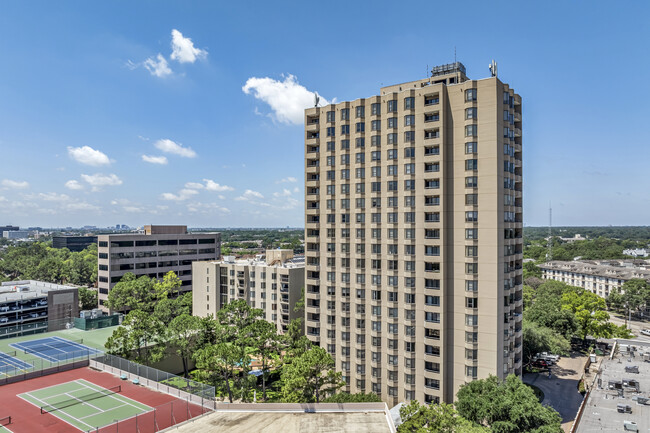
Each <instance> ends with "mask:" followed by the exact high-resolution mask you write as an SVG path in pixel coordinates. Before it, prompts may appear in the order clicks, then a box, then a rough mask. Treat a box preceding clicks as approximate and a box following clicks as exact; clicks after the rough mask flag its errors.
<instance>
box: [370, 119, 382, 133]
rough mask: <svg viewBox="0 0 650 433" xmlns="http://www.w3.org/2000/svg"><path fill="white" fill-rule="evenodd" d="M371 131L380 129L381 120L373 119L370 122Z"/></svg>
mask: <svg viewBox="0 0 650 433" xmlns="http://www.w3.org/2000/svg"><path fill="white" fill-rule="evenodd" d="M370 130H371V131H380V130H381V120H373V121H372V122H370Z"/></svg>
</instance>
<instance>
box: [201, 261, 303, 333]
mask: <svg viewBox="0 0 650 433" xmlns="http://www.w3.org/2000/svg"><path fill="white" fill-rule="evenodd" d="M192 275H193V276H194V283H193V287H194V289H193V291H192V312H193V314H194V315H195V316H201V317H207V316H210V315H212V316H216V314H217V311H219V310H220V309H221V308H222V307H223V306H224V305H226V304H227V303H228V302H231V301H234V300H237V299H244V300H246V302H248V304H249V305H250V306H251V307H253V308H260V309H262V310H263V311H264V318H265V319H266V320H267V321H269V322H271V323H274V324H275V325H276V327H277V329H278V331H279V332H280V333H284V332H285V331H286V330H287V327H288V326H289V323H290V322H291V321H292V320H293V319H296V318H301V319H302V318H303V316H304V310H303V309H302V308H300V309H296V303H297V302H298V301H300V299H301V298H302V291H303V288H304V287H305V260H304V257H294V256H293V251H292V250H282V249H277V250H266V254H260V255H258V256H257V257H256V258H255V259H239V260H237V259H235V258H234V257H233V256H225V257H224V258H223V260H221V261H208V262H194V263H192Z"/></svg>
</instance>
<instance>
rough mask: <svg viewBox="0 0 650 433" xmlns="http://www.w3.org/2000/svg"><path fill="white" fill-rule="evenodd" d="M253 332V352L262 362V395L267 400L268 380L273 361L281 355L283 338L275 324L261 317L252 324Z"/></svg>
mask: <svg viewBox="0 0 650 433" xmlns="http://www.w3.org/2000/svg"><path fill="white" fill-rule="evenodd" d="M250 326H251V329H252V334H253V343H252V344H253V347H254V352H253V354H254V355H255V356H256V357H257V359H258V360H259V361H260V362H261V363H262V397H263V398H264V400H265V401H266V382H267V380H268V378H269V366H270V363H271V361H273V360H276V361H277V360H278V359H279V357H280V347H281V339H280V337H279V336H278V332H277V329H276V328H275V325H273V324H272V323H270V322H267V321H266V320H264V319H259V320H257V321H255V322H254V323H253V324H251V325H250Z"/></svg>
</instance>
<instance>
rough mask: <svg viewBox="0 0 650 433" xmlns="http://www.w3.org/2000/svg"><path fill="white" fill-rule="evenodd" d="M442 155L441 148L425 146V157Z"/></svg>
mask: <svg viewBox="0 0 650 433" xmlns="http://www.w3.org/2000/svg"><path fill="white" fill-rule="evenodd" d="M428 155H440V146H425V148H424V156H428Z"/></svg>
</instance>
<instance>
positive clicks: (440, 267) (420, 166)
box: [305, 63, 523, 403]
mask: <svg viewBox="0 0 650 433" xmlns="http://www.w3.org/2000/svg"><path fill="white" fill-rule="evenodd" d="M305 135H306V137H305V202H306V206H305V217H306V221H305V243H306V249H305V255H306V283H305V284H306V289H305V298H306V305H305V319H306V320H305V330H306V334H307V335H308V337H309V338H310V339H311V340H312V341H313V342H315V343H318V344H320V345H321V346H322V347H324V348H325V349H326V350H328V351H329V353H331V354H332V355H333V356H334V359H335V360H336V367H337V369H338V370H341V371H343V375H344V378H345V380H346V381H347V383H348V385H347V390H348V391H350V392H361V391H365V392H375V393H377V394H379V395H380V396H381V397H382V399H383V400H384V401H386V402H389V403H396V402H398V401H403V400H412V399H417V400H420V401H423V402H425V401H426V402H436V401H446V402H451V401H453V399H454V396H455V394H456V392H457V391H458V388H459V387H460V385H462V384H464V383H467V382H469V381H471V380H473V379H475V378H484V377H487V376H488V375H490V374H492V375H497V376H499V377H502V378H503V377H505V376H507V375H508V374H510V373H514V374H521V344H522V334H521V312H522V300H521V291H522V259H523V257H522V221H523V219H522V163H521V161H522V158H521V156H522V150H521V98H520V96H519V95H517V94H516V93H515V92H514V91H513V90H512V89H511V88H510V87H509V86H508V85H507V84H505V83H502V82H501V81H500V80H499V79H498V78H496V77H490V78H486V79H482V80H470V79H468V78H467V76H466V75H465V67H464V66H463V65H462V64H461V63H454V64H450V65H444V66H440V67H436V68H434V69H433V71H432V74H431V77H430V78H426V79H422V80H418V81H412V82H408V83H403V84H397V85H393V86H387V87H383V88H382V89H381V91H380V95H378V96H372V97H369V98H365V99H357V100H354V101H349V102H341V103H337V104H332V105H328V106H325V107H315V108H310V109H307V110H306V111H305Z"/></svg>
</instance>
